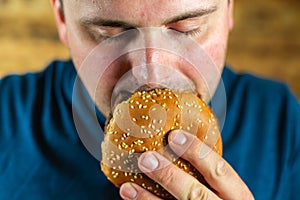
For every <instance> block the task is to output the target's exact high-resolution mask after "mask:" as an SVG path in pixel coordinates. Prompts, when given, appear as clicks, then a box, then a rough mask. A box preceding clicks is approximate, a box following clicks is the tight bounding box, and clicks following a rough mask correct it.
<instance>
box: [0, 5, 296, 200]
mask: <svg viewBox="0 0 300 200" xmlns="http://www.w3.org/2000/svg"><path fill="white" fill-rule="evenodd" d="M51 2H52V5H53V9H54V14H55V19H56V22H57V27H58V31H59V36H60V39H61V41H62V42H63V43H64V44H66V45H67V46H68V47H69V49H70V53H71V56H72V62H54V63H52V64H50V66H49V67H48V68H47V69H46V70H45V71H44V72H41V73H38V74H28V75H25V76H21V77H20V76H12V77H7V78H4V79H3V80H1V82H0V89H1V94H3V95H4V96H2V95H1V101H0V106H1V107H0V108H1V116H0V121H1V127H0V128H1V129H0V130H1V143H0V144H1V147H0V148H1V152H2V153H1V154H2V155H1V156H0V159H1V160H0V162H1V172H2V173H1V174H2V175H1V176H2V177H0V182H1V188H0V197H1V199H8V198H10V199H24V198H28V199H42V198H43V199H45V198H46V199H48V198H49V199H97V198H103V199H114V198H117V196H118V190H117V189H116V188H115V187H114V186H112V184H110V183H109V182H108V181H107V180H106V178H105V177H104V175H103V174H102V173H101V172H100V169H99V165H97V162H98V161H97V160H95V159H93V158H92V156H90V155H89V153H88V152H87V151H86V150H85V148H84V147H83V145H82V144H81V142H80V140H79V139H78V137H77V131H78V130H76V128H77V127H75V126H76V122H78V121H79V123H82V124H81V127H84V128H83V129H84V130H85V131H87V132H88V131H89V129H92V127H91V126H89V123H90V120H87V118H86V113H85V112H80V109H81V108H82V107H84V105H85V104H84V103H83V104H80V105H79V106H78V105H77V104H76V105H74V104H75V103H74V102H72V101H73V100H74V99H72V89H73V86H74V79H75V77H76V72H75V71H74V68H75V70H76V71H77V73H78V74H79V75H80V76H81V78H82V80H83V83H84V84H85V87H87V90H88V92H89V94H90V95H91V97H92V100H93V101H95V103H96V105H97V104H99V105H97V106H98V107H99V108H100V111H102V115H101V114H100V115H101V116H100V117H99V120H100V122H101V123H102V124H103V121H104V120H105V119H104V117H103V115H104V116H106V117H107V114H108V113H107V112H106V110H105V107H103V108H102V109H101V106H102V105H108V103H107V102H108V100H106V99H105V98H106V97H108V96H111V94H110V93H111V92H112V90H113V87H114V85H115V84H116V83H117V81H118V79H120V77H121V76H122V75H123V74H125V73H126V72H127V71H129V70H132V68H133V67H134V65H135V62H136V60H135V58H134V57H133V56H130V55H128V56H125V58H124V59H121V61H119V60H118V62H116V63H114V64H113V65H112V66H113V67H111V68H110V69H109V71H108V73H107V74H108V75H110V76H104V77H103V84H105V88H107V87H108V88H110V89H106V90H101V91H100V96H101V95H103V97H104V99H101V101H103V102H104V103H103V104H102V102H100V103H98V102H97V101H96V98H93V95H94V94H93V92H94V91H93V87H96V86H94V85H93V84H92V86H91V85H89V84H88V83H90V82H89V80H88V78H87V77H85V76H84V73H81V68H82V66H85V63H86V60H89V57H90V55H91V52H93V50H94V49H95V48H97V46H98V45H99V44H102V43H103V42H104V43H105V41H107V40H111V41H112V42H114V38H118V39H119V38H120V36H121V35H122V33H124V32H126V31H128V30H146V32H147V30H148V29H147V28H149V27H150V28H158V29H162V30H173V31H175V32H177V33H179V35H181V34H183V35H186V36H187V37H189V38H190V39H192V40H193V41H196V42H197V44H198V45H199V46H201V48H202V49H203V50H204V51H205V52H206V53H207V55H209V57H210V58H211V60H212V61H213V63H214V64H215V66H216V70H217V71H223V73H222V80H223V82H224V85H225V91H226V98H227V115H226V119H225V123H224V128H223V130H222V137H223V143H224V158H222V157H220V156H219V155H217V154H216V153H213V152H210V153H209V154H208V155H207V156H205V157H204V158H199V151H200V149H201V148H203V145H204V144H203V143H202V142H201V141H199V140H194V138H193V136H192V135H191V134H189V133H186V132H183V131H174V132H172V133H171V134H170V136H169V141H170V146H171V148H172V149H173V150H174V151H175V152H178V151H180V149H183V148H184V147H185V146H186V145H187V144H190V143H191V142H190V141H192V140H193V142H192V145H191V147H190V148H189V149H188V150H187V151H186V152H184V153H183V155H182V157H183V158H184V159H186V160H188V161H190V162H191V163H193V165H194V166H195V167H196V168H197V170H199V172H200V173H201V174H202V175H203V176H204V178H205V179H206V181H207V182H208V183H209V185H210V187H205V186H204V185H202V184H201V183H200V182H198V181H197V180H196V179H194V178H193V177H191V176H189V175H186V174H184V173H183V172H182V171H180V170H179V169H178V168H176V167H175V166H174V165H168V167H165V168H162V169H159V170H155V169H156V168H158V166H159V165H160V162H164V158H163V157H162V156H160V155H159V154H158V153H155V152H148V153H145V154H143V155H142V156H141V157H140V159H139V166H140V169H141V170H142V171H145V172H147V175H148V176H149V177H150V178H152V179H153V180H155V181H157V182H158V183H159V184H161V185H162V186H163V187H164V188H166V189H167V190H168V191H169V192H170V193H171V194H172V195H173V196H174V197H176V198H178V199H253V196H254V197H256V198H257V199H296V198H297V196H296V195H297V191H298V190H297V189H299V185H300V184H299V181H300V176H299V173H298V170H297V169H300V159H299V156H297V152H299V151H300V127H299V124H300V123H299V122H300V121H299V120H300V108H299V103H298V102H297V100H296V99H295V98H294V97H293V96H292V95H291V94H290V93H289V91H288V90H287V89H286V87H285V86H283V85H281V84H278V83H275V82H271V81H267V80H261V79H258V78H255V77H253V76H250V75H241V76H238V75H236V74H234V73H233V72H231V71H230V70H229V69H228V68H224V61H225V54H226V46H227V38H228V34H229V32H230V30H232V28H233V16H232V14H233V1H230V2H227V1H225V0H199V1H189V0H175V1H174V0H172V1H171V0H170V1H169V0H166V1H158V0H153V1H136V0H126V1H121V0H114V1H112V0H108V1H106V0H105V1H104V0H95V1H88V0H81V1H75V0H65V1H59V0H52V1H51ZM145 28H146V29H145ZM150 30H151V29H150ZM152 36H153V35H152ZM155 40H157V37H155V35H154V36H153V37H151V32H150V37H149V38H148V39H147V41H148V42H150V43H152V42H155ZM174 42H175V41H174ZM108 47H109V46H107V48H108ZM109 50H110V49H108V51H107V52H110V51H109ZM144 55H145V62H146V64H152V63H157V62H159V64H161V65H167V64H168V63H172V65H171V66H173V67H174V68H176V69H177V70H179V71H181V72H182V73H184V74H187V76H190V78H191V79H192V80H193V81H194V82H195V85H196V86H197V87H198V85H201V84H200V83H199V84H198V82H199V81H200V80H201V79H200V77H199V79H197V78H196V77H193V74H192V73H190V71H189V70H190V68H189V67H188V66H187V65H182V62H181V59H179V58H174V57H172V56H170V55H165V54H164V53H163V52H161V51H158V50H157V49H153V48H151V49H146V50H145V51H144ZM107 56H109V55H107ZM73 64H74V66H73ZM120 66H122V68H121V67H120ZM73 67H74V68H73ZM121 69H122V70H121ZM97 70H103V69H101V68H99V69H97ZM147 70H149V71H151V73H152V74H154V75H157V74H156V73H155V69H154V68H153V69H147ZM211 70H212V71H213V70H215V69H211ZM93 73H97V72H96V71H93ZM204 76H205V74H204ZM219 81H220V77H218V76H217V75H216V76H215V79H214V80H213V83H212V85H217V84H218V83H219ZM92 82H93V81H92ZM92 82H91V83H92ZM197 89H198V88H197ZM198 91H200V89H199V90H198ZM206 93H208V91H206ZM206 93H205V92H203V94H201V95H203V96H205V95H206ZM97 95H98V93H97V92H96V97H97ZM72 106H73V107H72ZM72 112H73V113H74V112H75V113H77V114H75V115H76V116H75V118H76V119H77V120H76V119H75V125H74V120H73V117H72ZM226 160H227V161H226ZM149 170H150V171H149ZM119 193H120V196H121V197H122V198H123V199H158V197H155V196H154V195H153V194H151V193H149V192H148V191H146V190H144V189H142V188H141V187H140V186H137V185H135V184H132V183H125V184H124V185H122V187H121V188H120V191H119ZM252 193H253V194H252Z"/></svg>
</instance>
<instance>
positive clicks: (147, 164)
mask: <svg viewBox="0 0 300 200" xmlns="http://www.w3.org/2000/svg"><path fill="white" fill-rule="evenodd" d="M140 164H141V165H142V166H143V167H144V168H146V169H148V170H154V169H156V168H157V167H158V160H157V158H156V157H155V156H154V155H153V153H146V154H144V155H143V157H142V159H141V162H140Z"/></svg>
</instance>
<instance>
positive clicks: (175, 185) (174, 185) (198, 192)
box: [138, 152, 219, 200]
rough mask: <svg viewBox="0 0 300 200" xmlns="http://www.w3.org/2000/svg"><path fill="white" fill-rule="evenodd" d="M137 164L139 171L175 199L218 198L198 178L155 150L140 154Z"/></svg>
mask: <svg viewBox="0 0 300 200" xmlns="http://www.w3.org/2000/svg"><path fill="white" fill-rule="evenodd" d="M138 164H139V168H140V169H141V171H143V172H144V173H145V174H146V175H147V176H149V177H150V178H151V179H153V180H154V181H156V182H157V183H159V184H160V185H161V186H162V187H164V188H165V189H166V190H167V191H168V192H169V193H171V194H172V195H173V196H174V197H176V198H177V199H212V200H213V199H219V198H218V197H217V196H216V195H215V194H214V193H213V192H211V191H210V190H209V189H207V188H206V187H205V186H204V185H203V184H201V183H200V182H199V181H198V180H196V179H195V178H194V177H192V176H191V175H189V174H187V173H186V172H184V171H183V170H181V169H179V168H178V167H177V166H175V165H174V164H172V163H170V161H168V160H167V159H166V158H165V157H163V156H162V155H160V154H159V153H157V152H146V153H144V154H142V155H141V156H140V158H139V163H138Z"/></svg>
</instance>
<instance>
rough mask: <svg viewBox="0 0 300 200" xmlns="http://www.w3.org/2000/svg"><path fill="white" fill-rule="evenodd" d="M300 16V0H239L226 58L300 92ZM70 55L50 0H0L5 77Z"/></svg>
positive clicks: (0, 70)
mask: <svg viewBox="0 0 300 200" xmlns="http://www.w3.org/2000/svg"><path fill="white" fill-rule="evenodd" d="M299 20H300V1H299V0H263V1H261V0H252V1H249V0H236V1H235V28H234V30H233V32H232V33H231V35H230V39H229V47H228V56H227V63H228V64H229V65H230V66H231V67H232V68H233V69H234V70H235V71H237V72H250V73H254V74H256V75H258V76H261V77H268V78H270V79H276V80H280V81H282V82H285V83H287V84H289V86H290V87H291V88H292V90H293V91H294V93H296V95H297V96H298V97H300V21H299ZM68 57H69V53H68V49H67V48H66V47H65V46H63V45H62V44H61V43H60V41H59V39H58V36H57V32H56V28H55V23H54V18H53V14H52V10H51V6H50V0H42V1H41V0H0V60H1V62H0V76H4V75H7V74H10V73H25V72H28V71H30V72H34V71H38V70H41V69H43V68H44V67H45V66H46V65H47V63H49V62H50V61H51V60H53V59H67V58H68ZM258 89H259V88H258Z"/></svg>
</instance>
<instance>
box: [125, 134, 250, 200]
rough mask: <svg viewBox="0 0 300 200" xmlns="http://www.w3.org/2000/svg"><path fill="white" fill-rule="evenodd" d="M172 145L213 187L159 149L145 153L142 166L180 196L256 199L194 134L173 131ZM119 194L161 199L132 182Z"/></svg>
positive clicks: (126, 196) (231, 170)
mask: <svg viewBox="0 0 300 200" xmlns="http://www.w3.org/2000/svg"><path fill="white" fill-rule="evenodd" d="M169 145H170V147H171V148H172V150H173V151H174V152H175V153H176V154H177V155H181V157H182V158H183V159H185V160H187V161H189V162H190V163H191V164H192V165H193V166H194V167H195V168H196V169H197V170H198V171H199V172H200V173H201V174H202V175H203V176H204V178H205V180H206V181H207V183H208V184H209V185H210V187H211V189H209V188H207V187H206V186H204V185H203V184H201V183H200V182H199V181H198V180H197V179H195V178H194V177H193V176H191V175H189V174H187V173H185V172H184V171H183V170H181V169H179V168H178V167H177V166H175V165H173V164H170V162H169V161H168V160H167V159H166V158H164V157H163V156H161V155H160V154H159V153H157V152H146V153H144V154H142V156H141V157H140V158H139V167H140V169H141V170H142V171H143V172H144V173H145V174H146V175H147V176H149V177H150V178H152V179H153V180H154V181H156V182H157V183H159V184H160V185H161V186H163V187H164V188H165V189H166V190H168V191H169V192H170V193H171V194H172V195H173V196H174V197H176V198H177V199H205V200H207V199H233V200H234V199H239V200H240V199H247V200H248V199H254V198H253V195H252V194H251V192H250V190H249V189H248V187H247V186H246V184H245V183H244V182H243V181H242V180H241V178H240V177H239V176H238V174H237V173H236V172H235V171H234V169H233V168H232V167H231V166H230V165H229V164H228V163H227V162H226V161H225V160H224V159H223V158H222V157H221V156H219V155H218V154H217V153H215V152H214V151H208V150H210V149H209V147H207V146H206V145H205V144H204V143H203V142H201V141H200V140H199V139H198V138H196V137H195V136H194V135H192V134H189V133H186V132H184V131H180V130H177V131H173V132H172V133H171V134H170V136H169ZM204 152H209V153H206V154H205V153H204ZM161 166H164V167H161ZM120 195H121V197H122V198H124V199H153V200H154V199H160V198H158V197H156V196H155V195H153V194H152V193H150V192H148V191H147V190H145V189H143V188H142V187H140V186H138V185H136V184H133V183H125V184H123V185H122V186H121V188H120Z"/></svg>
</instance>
